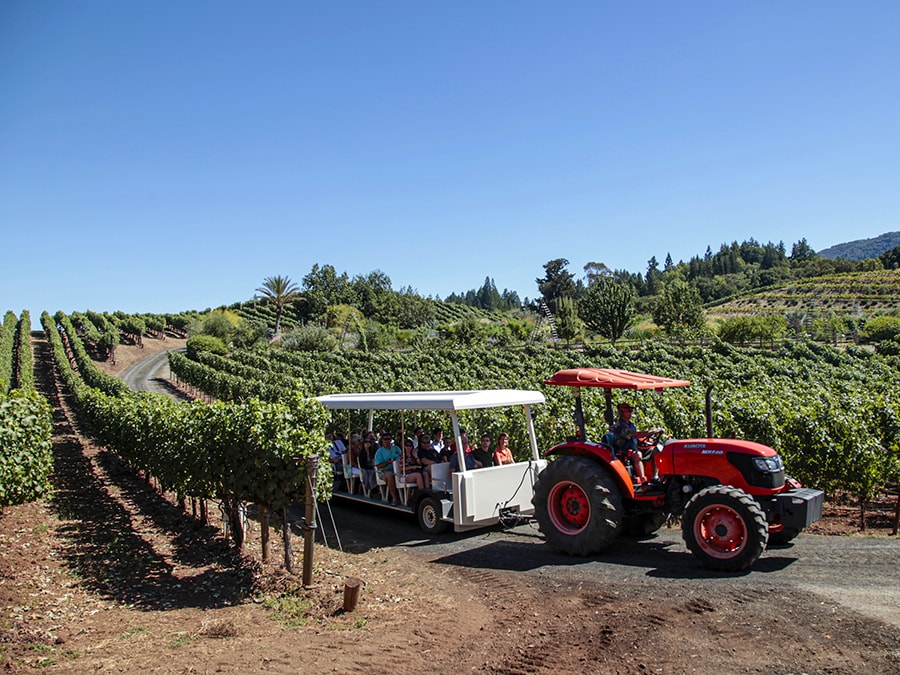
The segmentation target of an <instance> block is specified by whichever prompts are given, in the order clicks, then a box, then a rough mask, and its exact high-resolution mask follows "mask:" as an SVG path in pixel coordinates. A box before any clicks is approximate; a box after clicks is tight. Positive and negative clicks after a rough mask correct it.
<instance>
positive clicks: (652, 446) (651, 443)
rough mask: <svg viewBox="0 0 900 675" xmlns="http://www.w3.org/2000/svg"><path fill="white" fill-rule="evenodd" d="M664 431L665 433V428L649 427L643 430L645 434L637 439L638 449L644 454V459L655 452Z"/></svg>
mask: <svg viewBox="0 0 900 675" xmlns="http://www.w3.org/2000/svg"><path fill="white" fill-rule="evenodd" d="M664 433H666V430H665V429H650V430H649V431H646V432H645V434H646V435H645V436H644V437H643V438H640V439H638V450H639V451H640V453H641V454H642V455H643V456H644V461H647V460H648V459H650V458H651V457H653V455H654V454H655V453H656V450H657V448H658V447H659V442H660V440H661V439H662V437H663V434H664Z"/></svg>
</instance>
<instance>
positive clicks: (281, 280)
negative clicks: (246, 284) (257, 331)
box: [256, 275, 300, 335]
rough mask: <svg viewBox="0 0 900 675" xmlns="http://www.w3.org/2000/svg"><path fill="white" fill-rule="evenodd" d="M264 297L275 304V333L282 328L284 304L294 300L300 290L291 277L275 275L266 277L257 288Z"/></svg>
mask: <svg viewBox="0 0 900 675" xmlns="http://www.w3.org/2000/svg"><path fill="white" fill-rule="evenodd" d="M256 292H257V293H259V294H260V295H261V296H262V297H263V298H265V299H266V300H268V301H269V302H271V303H272V304H273V305H275V335H278V333H279V331H280V330H281V315H282V313H284V306H285V305H286V304H287V303H288V302H290V301H291V300H293V299H294V298H295V297H296V296H297V295H298V294H299V292H300V289H299V288H298V287H297V284H295V283H294V282H293V281H291V279H290V277H283V276H280V275H278V276H274V277H266V278H265V280H264V281H263V285H262V286H260V287H259V288H257V289H256Z"/></svg>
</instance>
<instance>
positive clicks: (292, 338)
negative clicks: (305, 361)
mask: <svg viewBox="0 0 900 675" xmlns="http://www.w3.org/2000/svg"><path fill="white" fill-rule="evenodd" d="M281 346H282V347H284V348H285V349H288V350H291V351H299V352H330V351H334V349H335V347H336V346H337V342H336V341H335V339H334V338H333V337H332V336H331V333H329V332H328V329H327V328H325V327H324V326H319V325H316V324H307V325H306V326H300V327H298V328H295V329H294V330H292V331H291V332H290V333H288V334H286V335H285V336H284V337H283V338H281Z"/></svg>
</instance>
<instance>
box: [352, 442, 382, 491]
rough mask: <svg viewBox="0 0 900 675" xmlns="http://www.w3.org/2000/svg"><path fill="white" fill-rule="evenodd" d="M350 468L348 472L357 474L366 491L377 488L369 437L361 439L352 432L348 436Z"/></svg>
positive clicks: (373, 452)
mask: <svg viewBox="0 0 900 675" xmlns="http://www.w3.org/2000/svg"><path fill="white" fill-rule="evenodd" d="M348 453H349V459H350V464H351V465H352V466H351V469H350V474H351V475H353V476H359V479H360V482H361V483H362V486H363V489H364V491H365V492H366V493H369V492H370V491H371V490H375V489H377V488H378V483H377V482H376V480H375V469H374V468H373V464H372V460H373V459H374V457H375V450H374V449H373V448H372V442H371V441H370V440H369V439H366V440H362V436H361V435H360V434H352V435H351V436H350V449H349V450H348Z"/></svg>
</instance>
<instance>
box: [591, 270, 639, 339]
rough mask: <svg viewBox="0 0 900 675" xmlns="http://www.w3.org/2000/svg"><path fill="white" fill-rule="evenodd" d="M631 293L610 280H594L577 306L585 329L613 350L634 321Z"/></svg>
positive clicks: (629, 289) (628, 286)
mask: <svg viewBox="0 0 900 675" xmlns="http://www.w3.org/2000/svg"><path fill="white" fill-rule="evenodd" d="M635 297H636V293H635V291H634V289H633V288H632V287H631V286H630V285H629V284H626V283H624V282H622V281H616V280H615V279H613V278H612V277H598V278H596V280H595V281H594V282H593V283H591V284H590V285H589V286H588V289H587V292H586V293H585V296H584V297H583V298H582V299H581V302H580V303H579V305H578V308H579V310H580V311H579V315H580V317H581V319H582V321H584V323H585V325H586V326H587V327H588V328H590V329H591V330H593V331H596V332H597V333H599V334H600V335H602V336H603V337H605V338H606V339H607V340H609V341H610V342H611V343H612V344H613V346H615V344H616V340H618V339H619V338H620V337H622V334H623V333H624V332H625V331H626V330H627V329H628V327H629V326H630V325H631V322H632V321H633V320H634V301H635Z"/></svg>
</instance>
